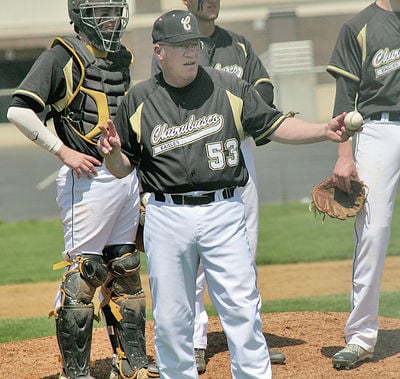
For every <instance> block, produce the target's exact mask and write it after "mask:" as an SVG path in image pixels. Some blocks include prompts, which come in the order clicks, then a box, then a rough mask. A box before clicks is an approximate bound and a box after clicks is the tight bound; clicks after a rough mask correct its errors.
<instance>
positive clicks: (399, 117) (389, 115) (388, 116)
mask: <svg viewBox="0 0 400 379" xmlns="http://www.w3.org/2000/svg"><path fill="white" fill-rule="evenodd" d="M369 118H370V119H371V120H375V121H380V120H386V121H400V112H376V113H373V114H372V115H371V116H369Z"/></svg>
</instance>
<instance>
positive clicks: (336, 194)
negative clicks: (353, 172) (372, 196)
mask: <svg viewBox="0 0 400 379" xmlns="http://www.w3.org/2000/svg"><path fill="white" fill-rule="evenodd" d="M365 197H366V187H365V185H364V183H363V182H361V181H360V180H356V179H352V180H351V192H349V193H347V192H345V191H343V190H341V189H339V188H337V187H335V185H334V184H333V178H332V176H329V177H328V178H325V179H323V180H322V181H321V182H319V183H318V184H316V185H315V186H314V187H313V188H312V191H311V202H310V206H309V208H310V211H312V212H314V214H315V215H316V214H317V213H319V214H321V215H322V221H325V217H326V215H328V216H329V217H332V218H336V219H339V220H345V219H347V218H349V217H355V216H356V215H357V213H358V212H359V211H360V210H361V208H362V207H363V206H364V202H365Z"/></svg>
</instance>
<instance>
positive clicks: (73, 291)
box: [60, 254, 107, 304]
mask: <svg viewBox="0 0 400 379" xmlns="http://www.w3.org/2000/svg"><path fill="white" fill-rule="evenodd" d="M106 277H107V269H106V267H105V265H104V264H103V258H102V257H101V256H100V255H86V254H83V255H82V256H81V257H76V260H75V261H74V262H73V264H72V265H71V266H70V269H68V270H67V271H66V272H65V274H64V276H63V280H62V283H61V286H60V290H61V291H62V292H63V293H64V295H65V297H64V299H63V301H62V303H63V304H64V303H66V304H69V303H70V302H71V301H78V302H81V303H83V304H89V303H90V302H91V301H92V299H93V296H94V293H95V291H96V288H97V287H99V286H100V285H101V283H103V282H104V281H105V279H106Z"/></svg>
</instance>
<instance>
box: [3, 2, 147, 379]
mask: <svg viewBox="0 0 400 379" xmlns="http://www.w3.org/2000/svg"><path fill="white" fill-rule="evenodd" d="M68 12H69V17H70V20H71V23H72V24H73V25H74V29H75V32H76V35H75V36H64V37H57V38H55V40H54V42H53V44H52V46H51V48H49V49H47V50H46V51H45V52H43V53H42V54H41V56H40V57H39V58H38V59H37V60H36V62H35V63H34V65H33V66H32V68H31V70H30V72H29V73H28V74H27V76H26V77H25V79H24V80H23V82H22V83H21V85H20V86H19V88H18V89H17V90H16V91H15V93H14V95H13V100H12V103H11V106H10V108H9V110H8V114H7V115H8V118H9V120H10V121H11V122H12V123H14V124H15V125H16V126H17V127H18V129H19V130H20V131H21V132H22V133H23V134H24V135H25V136H26V137H27V138H29V139H30V140H32V141H34V142H35V143H36V144H37V145H39V146H40V147H42V148H43V149H45V150H47V151H48V152H50V153H52V154H54V155H55V156H57V157H58V158H59V159H60V160H61V161H62V163H63V166H62V167H61V169H60V170H59V173H58V177H57V203H58V205H59V207H60V210H61V219H62V223H63V229H64V244H65V249H64V252H63V254H62V256H63V259H64V260H63V262H61V263H60V264H57V265H56V266H55V268H64V270H65V271H64V275H63V277H62V280H61V283H60V287H59V290H58V293H57V296H56V301H55V307H54V311H53V312H52V314H53V315H54V316H55V320H56V322H55V324H56V335H57V341H58V346H59V350H60V357H61V359H60V361H61V373H60V379H75V378H82V379H92V376H91V375H90V352H91V342H92V325H93V320H94V319H95V318H96V316H95V310H94V305H93V301H92V300H93V297H94V295H95V292H96V290H97V289H99V288H101V295H102V299H101V300H102V301H101V311H102V313H103V315H104V319H105V323H106V325H107V331H108V333H109V337H110V341H111V344H112V348H113V352H114V355H113V363H112V367H111V370H110V371H111V372H110V376H109V378H110V379H120V378H132V379H147V378H148V373H147V365H148V361H147V355H146V343H145V318H146V302H145V294H144V291H143V288H142V284H141V279H140V273H139V270H140V254H139V252H138V250H137V248H136V246H135V234H136V229H137V226H138V223H139V206H140V199H139V183H138V179H137V177H136V171H135V170H132V171H131V173H130V174H129V175H128V176H127V177H126V180H125V178H124V180H120V179H117V178H115V176H114V175H112V174H111V173H110V172H109V170H108V169H107V168H106V167H105V165H104V164H103V163H104V162H103V158H102V156H101V155H100V154H99V153H98V151H97V146H96V142H97V139H98V138H99V135H100V134H101V131H100V129H99V127H98V125H99V124H102V123H104V122H105V121H106V120H107V119H108V118H113V117H114V116H115V114H116V110H117V108H118V105H119V103H120V101H121V99H122V98H123V96H124V95H125V94H126V91H127V90H128V89H129V87H130V85H131V76H130V66H131V63H132V62H133V55H132V53H131V52H130V51H129V50H128V49H127V48H126V47H124V46H123V45H121V38H122V35H123V33H124V31H125V29H126V26H127V23H128V19H129V10H128V0H107V1H105V0H68ZM47 106H48V109H50V112H49V114H48V117H47V119H53V123H54V127H55V131H56V133H52V132H50V131H49V130H48V129H47V128H46V126H45V124H44V123H43V122H42V121H41V119H40V118H39V117H38V114H39V113H40V112H42V111H44V109H45V108H46V107H47Z"/></svg>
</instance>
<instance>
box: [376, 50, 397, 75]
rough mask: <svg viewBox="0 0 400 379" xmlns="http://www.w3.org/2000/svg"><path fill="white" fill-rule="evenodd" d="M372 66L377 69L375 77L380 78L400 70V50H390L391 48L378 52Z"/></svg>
mask: <svg viewBox="0 0 400 379" xmlns="http://www.w3.org/2000/svg"><path fill="white" fill-rule="evenodd" d="M372 66H373V67H374V69H375V76H376V78H379V77H381V76H384V75H386V74H389V73H391V72H393V71H396V70H398V69H399V68H400V49H394V50H390V49H389V48H387V47H386V48H385V49H380V50H378V51H377V52H376V53H375V55H374V57H373V59H372Z"/></svg>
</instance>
